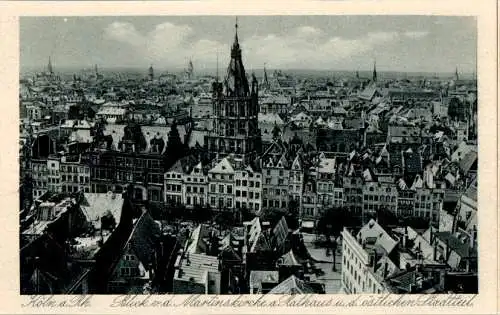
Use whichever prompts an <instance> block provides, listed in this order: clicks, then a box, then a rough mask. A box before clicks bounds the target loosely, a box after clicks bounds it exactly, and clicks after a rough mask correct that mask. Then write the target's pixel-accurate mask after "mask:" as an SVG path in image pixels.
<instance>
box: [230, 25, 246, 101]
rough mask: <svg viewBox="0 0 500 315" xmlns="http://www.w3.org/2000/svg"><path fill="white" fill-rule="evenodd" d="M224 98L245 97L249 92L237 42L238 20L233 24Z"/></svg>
mask: <svg viewBox="0 0 500 315" xmlns="http://www.w3.org/2000/svg"><path fill="white" fill-rule="evenodd" d="M224 88H225V94H226V96H247V95H248V93H249V92H250V89H249V85H248V80H247V76H246V74H245V67H244V66H243V61H242V59H241V49H240V44H239V42H238V19H236V24H235V36H234V43H233V46H232V48H231V61H230V62H229V67H228V69H227V76H226V79H225V82H224Z"/></svg>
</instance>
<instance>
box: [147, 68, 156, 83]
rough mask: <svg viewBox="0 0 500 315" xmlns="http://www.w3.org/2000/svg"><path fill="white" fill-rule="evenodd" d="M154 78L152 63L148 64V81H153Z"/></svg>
mask: <svg viewBox="0 0 500 315" xmlns="http://www.w3.org/2000/svg"><path fill="white" fill-rule="evenodd" d="M154 78H155V72H154V70H153V65H150V66H149V69H148V79H149V81H153V80H154Z"/></svg>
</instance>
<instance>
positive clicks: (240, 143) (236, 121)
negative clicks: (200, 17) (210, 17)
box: [205, 21, 261, 165]
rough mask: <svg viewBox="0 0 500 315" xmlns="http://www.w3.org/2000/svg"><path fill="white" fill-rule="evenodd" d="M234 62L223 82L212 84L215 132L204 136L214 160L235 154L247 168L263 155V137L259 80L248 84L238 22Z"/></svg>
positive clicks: (231, 63) (233, 48) (232, 50)
mask: <svg viewBox="0 0 500 315" xmlns="http://www.w3.org/2000/svg"><path fill="white" fill-rule="evenodd" d="M235 29H236V31H235V36H234V42H233V45H232V48H231V60H230V62H229V66H228V68H227V73H226V77H225V78H224V80H223V82H218V81H216V82H214V83H213V92H212V102H213V113H214V122H213V130H212V131H211V132H210V134H209V135H207V136H206V137H205V142H206V146H207V149H208V151H209V152H210V155H211V157H212V158H217V159H221V158H224V157H225V156H227V155H230V154H231V155H232V156H233V157H234V161H235V162H236V164H240V165H248V164H249V163H251V162H252V161H254V160H255V159H256V158H257V156H258V154H259V153H260V143H261V136H260V130H259V129H258V123H257V121H258V119H257V115H258V113H259V105H258V93H259V91H258V90H259V87H258V82H257V78H256V77H255V75H252V82H251V84H249V82H248V79H247V75H246V73H245V67H244V66H243V61H242V58H241V48H240V44H239V41H238V22H237V21H236V25H235Z"/></svg>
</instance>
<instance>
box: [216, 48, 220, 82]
mask: <svg viewBox="0 0 500 315" xmlns="http://www.w3.org/2000/svg"><path fill="white" fill-rule="evenodd" d="M216 63H217V70H216V71H217V72H216V75H215V82H219V51H218V50H217V53H216Z"/></svg>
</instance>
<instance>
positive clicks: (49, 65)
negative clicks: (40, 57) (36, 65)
mask: <svg viewBox="0 0 500 315" xmlns="http://www.w3.org/2000/svg"><path fill="white" fill-rule="evenodd" d="M47 71H48V73H49V74H54V70H53V69H52V60H51V58H50V56H49V64H48V65H47Z"/></svg>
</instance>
